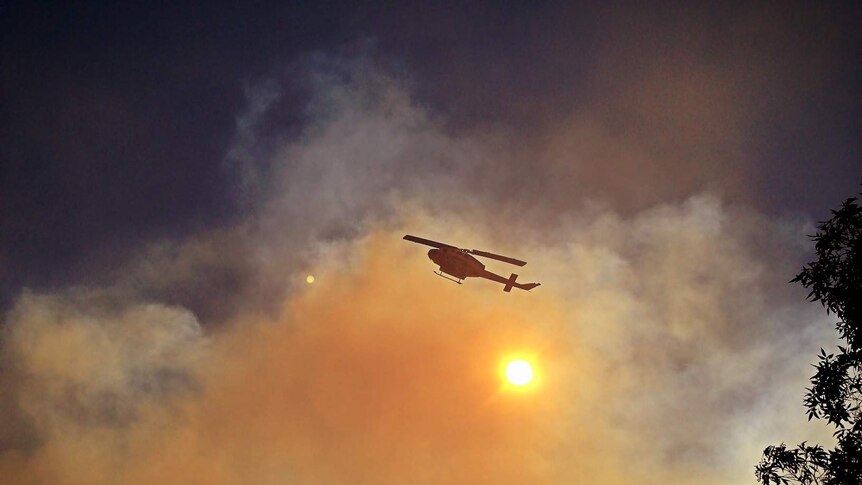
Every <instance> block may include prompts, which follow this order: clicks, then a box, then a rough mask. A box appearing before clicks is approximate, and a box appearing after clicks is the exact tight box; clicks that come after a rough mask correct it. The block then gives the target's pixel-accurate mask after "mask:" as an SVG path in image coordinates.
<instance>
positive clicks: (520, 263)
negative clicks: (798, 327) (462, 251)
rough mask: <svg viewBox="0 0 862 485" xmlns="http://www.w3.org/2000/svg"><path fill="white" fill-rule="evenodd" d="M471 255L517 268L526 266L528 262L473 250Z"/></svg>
mask: <svg viewBox="0 0 862 485" xmlns="http://www.w3.org/2000/svg"><path fill="white" fill-rule="evenodd" d="M470 254H475V255H476V256H482V257H484V258H491V259H496V260H497V261H502V262H504V263H509V264H514V265H515V266H524V265H525V264H527V262H526V261H521V260H520V259H515V258H510V257H508V256H500V255H499V254H494V253H489V252H487V251H479V250H478V249H473V250H471V251H470Z"/></svg>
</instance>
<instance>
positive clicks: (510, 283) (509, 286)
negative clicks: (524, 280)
mask: <svg viewBox="0 0 862 485" xmlns="http://www.w3.org/2000/svg"><path fill="white" fill-rule="evenodd" d="M516 279H518V275H516V274H515V273H512V276H509V279H508V280H506V286H504V287H503V291H505V292H506V293H508V292H510V291H512V287H513V286H515V285H517V283H515V280H516ZM518 287H519V288H520V285H518Z"/></svg>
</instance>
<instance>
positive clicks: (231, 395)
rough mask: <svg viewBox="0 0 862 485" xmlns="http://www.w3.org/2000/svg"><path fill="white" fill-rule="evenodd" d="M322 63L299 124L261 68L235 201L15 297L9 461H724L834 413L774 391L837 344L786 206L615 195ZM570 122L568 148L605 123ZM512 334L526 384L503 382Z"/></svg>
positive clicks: (576, 468)
mask: <svg viewBox="0 0 862 485" xmlns="http://www.w3.org/2000/svg"><path fill="white" fill-rule="evenodd" d="M309 62H311V66H310V67H309V66H304V67H302V69H304V70H301V71H300V72H303V73H304V74H305V76H307V77H306V78H305V79H306V80H305V81H303V82H306V83H307V84H306V86H307V88H308V89H310V92H309V93H308V98H307V99H308V102H307V104H306V107H305V111H304V113H305V114H304V116H305V118H304V119H303V120H302V122H301V129H299V130H287V132H288V134H287V135H285V134H283V133H282V131H280V130H279V125H278V122H277V121H273V120H278V119H279V116H278V113H279V110H282V109H286V107H285V106H283V105H280V104H279V103H280V102H281V100H283V99H286V98H285V97H284V96H285V95H284V94H282V95H280V96H275V95H271V94H272V93H285V92H287V89H286V88H285V87H284V86H281V87H276V86H275V85H274V84H272V83H271V82H266V83H264V84H263V85H264V86H267V88H266V89H265V90H264V91H265V92H264V93H263V94H260V93H259V92H258V91H255V90H251V91H249V95H250V97H251V98H252V99H251V100H250V108H249V112H248V116H243V117H240V125H241V126H240V127H239V128H238V132H239V134H238V135H237V146H238V147H240V148H237V150H235V151H234V152H232V153H233V155H232V158H230V159H229V160H228V162H227V163H236V164H240V165H241V167H240V170H239V172H240V173H242V174H244V175H243V179H242V180H243V182H242V183H240V184H239V185H238V187H239V190H240V191H244V192H243V194H244V195H243V197H246V198H247V200H249V201H250V203H249V205H248V207H247V214H246V217H244V218H243V219H242V220H241V221H239V222H237V223H236V224H235V225H233V226H229V227H224V228H221V229H219V230H212V231H207V232H201V233H198V234H195V235H194V236H193V237H190V238H188V239H187V240H184V241H163V242H161V243H159V244H153V245H150V246H148V247H146V248H142V249H141V251H140V253H139V254H138V256H137V257H136V258H134V259H133V260H132V261H130V262H129V263H128V264H127V265H123V266H121V267H117V268H111V269H107V270H105V271H107V273H108V274H114V275H115V277H114V284H113V285H106V286H108V287H109V288H108V289H105V290H93V289H89V290H87V289H66V290H60V291H57V292H54V293H44V294H36V293H24V294H22V295H21V296H20V297H19V298H18V300H17V302H16V303H15V305H14V307H13V309H12V311H11V312H10V313H9V314H8V315H7V316H6V324H7V327H8V332H7V334H6V335H5V337H4V358H5V359H6V360H7V361H8V362H9V366H8V368H9V369H11V371H10V372H11V373H12V376H13V377H14V379H11V382H13V383H14V387H12V389H11V394H12V395H13V396H14V399H15V403H16V405H17V407H18V410H19V411H20V413H21V414H22V415H23V416H24V417H26V419H27V422H28V423H30V424H31V425H32V430H31V432H32V433H33V440H32V445H31V446H30V447H27V448H25V447H16V448H13V449H10V450H6V451H4V452H2V454H0V472H3V475H4V477H6V476H8V477H12V480H13V481H17V482H21V483H31V482H33V481H36V482H39V481H43V482H51V483H110V482H123V483H153V482H156V481H158V482H170V483H189V482H201V483H238V482H242V483H246V482H256V483H309V484H313V483H525V482H526V483H609V484H613V483H631V482H633V481H634V482H638V483H656V484H658V483H662V484H664V483H678V484H683V483H727V482H733V481H742V480H746V479H749V478H750V476H751V469H752V466H753V464H754V463H755V462H756V460H757V458H758V455H759V451H760V448H761V447H762V446H764V445H766V444H768V443H770V442H771V441H773V440H776V439H778V440H780V439H792V438H793V437H795V436H817V437H819V436H822V435H819V434H818V433H822V430H819V429H818V428H802V427H801V426H797V424H796V423H798V422H801V421H802V419H801V418H802V409H801V405H800V406H795V407H787V406H786V405H785V404H783V403H784V402H786V401H787V400H788V396H791V398H792V396H793V395H794V394H793V392H797V393H798V395H799V396H800V397H801V393H802V387H803V382H804V380H805V378H806V377H807V373H808V372H809V371H808V369H807V359H805V358H800V357H799V355H800V354H805V353H806V351H807V350H810V349H814V348H816V346H817V345H818V344H820V343H822V342H827V343H828V342H829V339H828V332H829V328H828V325H822V326H820V327H818V328H821V329H823V331H822V332H820V331H818V330H809V327H808V324H809V322H811V321H817V320H818V319H820V318H821V317H820V315H819V314H818V313H817V309H816V308H814V309H812V308H809V306H807V305H806V304H805V303H804V295H803V294H801V293H800V292H798V291H796V290H794V289H792V288H790V287H788V286H787V285H785V284H784V282H785V281H787V280H788V279H789V277H790V275H792V273H793V271H794V270H795V267H794V265H795V264H796V263H795V262H796V261H797V260H798V259H799V254H800V248H801V247H802V246H801V243H800V240H801V237H800V234H802V233H803V232H802V228H801V227H800V225H799V224H795V223H790V222H782V221H779V222H774V221H771V220H769V219H768V218H766V217H765V216H764V215H762V214H759V213H758V212H756V211H754V210H752V209H750V208H747V207H745V206H741V205H733V204H728V203H725V202H723V201H722V199H721V198H720V197H719V196H717V195H714V194H710V193H695V194H688V195H687V196H686V197H683V198H682V199H681V200H679V201H670V202H666V203H657V204H651V205H646V206H644V207H638V208H636V209H632V208H629V209H628V210H626V211H620V210H615V209H614V207H613V206H611V205H610V204H607V203H606V202H603V201H596V200H595V199H594V198H591V197H590V196H589V195H583V194H581V193H580V192H575V189H577V187H578V186H577V185H576V184H570V183H568V180H569V179H567V178H566V174H567V173H568V172H567V170H568V169H569V168H570V167H569V166H568V165H565V164H563V165H561V164H560V162H559V160H557V159H556V158H554V157H542V156H540V155H541V154H539V155H537V156H536V158H535V161H534V162H533V163H531V164H527V165H524V164H521V163H520V161H521V160H523V156H524V152H523V151H519V150H517V149H514V148H513V147H514V145H516V143H515V142H513V141H512V140H508V139H506V136H505V133H501V132H495V131H494V130H492V129H489V130H488V131H487V132H486V133H481V134H477V133H471V134H469V135H462V136H459V135H455V134H451V133H448V131H447V129H446V127H445V123H443V122H442V120H440V119H439V118H438V117H437V115H435V114H434V113H433V112H430V111H429V110H428V109H425V108H423V107H422V106H421V104H420V103H418V102H417V101H416V100H415V99H413V97H412V96H411V94H410V90H409V83H408V82H406V81H403V80H400V79H399V78H398V77H397V76H394V75H391V74H387V73H386V72H381V71H380V70H379V69H377V68H376V67H375V66H374V64H373V63H372V62H371V61H369V60H368V59H358V60H337V59H336V60H335V61H332V60H329V59H327V58H323V59H317V60H312V61H309ZM301 84H302V83H300V85H301ZM258 96H262V98H260V99H258ZM243 120H245V121H243ZM561 133H567V132H566V131H565V130H562V131H561ZM560 136H561V137H562V136H563V135H560ZM566 136H567V135H566ZM577 140H579V141H580V142H579V143H575V144H574V145H572V148H571V150H570V151H571V152H572V154H573V156H575V159H577V156H581V155H583V154H584V153H590V152H591V150H597V151H596V153H605V152H604V151H603V150H604V149H605V148H606V146H605V145H607V146H609V145H612V144H613V143H611V142H610V141H608V140H609V139H607V138H605V139H600V140H599V141H598V142H596V143H598V144H600V145H602V146H603V147H605V148H602V147H599V148H598V149H596V148H595V147H591V146H590V143H593V141H592V140H593V138H592V137H589V136H584V137H581V138H577ZM558 142H560V138H556V139H552V140H549V145H551V146H555V144H556V143H558ZM244 144H245V145H248V144H251V147H245V148H242V146H244ZM256 147H263V148H262V149H260V150H257V148H256ZM635 152H636V150H634V149H632V150H628V149H621V150H620V151H619V152H618V153H619V163H620V164H621V165H620V167H622V168H621V170H622V173H626V172H627V170H628V168H629V167H630V165H628V164H629V163H632V164H636V163H638V160H639V158H638V156H637V155H634V153H635ZM614 153H617V152H614ZM629 155H631V158H628V156H629ZM675 177H676V175H675V174H671V175H669V176H668V179H670V180H671V181H672V180H676V179H675ZM587 180H589V178H588V179H587ZM546 182H547V183H546ZM668 183H669V182H668ZM644 184H645V185H646V186H647V187H651V186H652V185H650V182H649V181H646V182H644ZM407 232H410V233H414V234H418V235H422V236H426V237H431V238H434V239H442V240H446V241H448V242H451V243H453V244H464V245H470V247H477V248H481V249H486V250H490V251H494V252H500V253H504V254H511V255H512V256H515V257H520V258H524V259H526V260H528V261H529V265H528V266H526V267H525V268H523V270H519V271H520V274H521V279H522V280H524V281H527V280H530V281H532V280H536V281H540V282H542V284H543V285H542V286H541V287H540V288H538V289H536V290H534V291H533V292H530V293H523V292H515V293H513V294H506V293H503V292H502V291H500V290H501V288H500V287H499V285H497V284H494V283H491V282H487V281H472V280H471V281H468V282H467V283H466V284H465V285H463V286H456V285H454V284H450V283H448V282H445V281H443V280H440V279H438V278H436V277H434V276H433V275H432V274H431V272H430V270H431V269H432V267H431V266H430V262H429V261H428V260H427V258H426V257H425V248H422V247H418V246H415V245H412V244H410V243H407V242H405V241H403V240H401V236H402V235H403V234H404V233H407ZM489 268H490V269H493V270H496V271H499V272H504V271H506V270H507V269H508V268H505V266H504V265H503V264H502V263H500V264H497V263H490V262H489ZM112 271H113V272H114V273H111V272H112ZM308 273H313V274H315V276H316V277H317V281H316V282H315V283H314V285H307V284H305V283H304V282H303V280H304V277H305V275H306V274H308ZM213 275H216V277H214V276H213ZM216 321H217V322H218V323H220V325H215V324H214V322H216ZM202 329H203V330H202ZM517 352H530V353H535V354H536V355H537V359H538V363H539V367H540V369H541V373H542V377H543V379H542V382H541V385H540V386H538V387H537V388H536V389H534V390H533V391H531V392H527V393H518V394H515V393H509V392H506V391H505V390H504V389H501V386H500V381H499V375H498V372H497V368H498V365H499V361H500V359H501V358H503V356H505V355H507V354H510V353H517ZM812 355H813V354H812Z"/></svg>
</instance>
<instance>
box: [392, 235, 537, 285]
mask: <svg viewBox="0 0 862 485" xmlns="http://www.w3.org/2000/svg"><path fill="white" fill-rule="evenodd" d="M404 239H405V240H407V241H411V242H415V243H419V244H424V245H426V246H431V247H432V248H434V249H431V250H429V251H428V258H429V259H431V261H434V263H435V264H436V265H438V266H439V267H440V271H435V272H434V274H436V275H437V276H440V277H442V278H445V279H447V280H449V281H454V282H455V283H458V284H459V285H460V284H461V283H462V282H463V281H464V279H466V278H471V277H478V278H485V279H488V280H491V281H496V282H497V283H502V284H503V285H504V286H503V291H505V292H507V293H508V292H510V291H512V288H520V289H522V290H526V291H530V290H532V289H533V288H535V287H537V286H539V285H540V284H541V283H517V282H516V281H515V280H517V279H518V275H517V274H515V273H512V275H511V276H509V277H508V278H504V277H503V276H500V275H498V274H494V273H492V272H490V271H488V270H486V269H485V265H484V264H482V263H481V262H479V260H478V259H476V258H474V257H473V256H471V255H473V254H475V255H476V256H481V257H483V258H490V259H496V260H497V261H502V262H504V263H509V264H514V265H515V266H524V265H525V264H527V262H526V261H521V260H520V259H515V258H510V257H508V256H500V255H499V254H494V253H489V252H487V251H479V250H478V249H462V248H457V247H455V246H451V245H449V244H444V243H441V242H437V241H432V240H430V239H425V238H422V237H416V236H411V235H409V234H408V235H406V236H404ZM446 275H449V276H446ZM450 276H451V278H450Z"/></svg>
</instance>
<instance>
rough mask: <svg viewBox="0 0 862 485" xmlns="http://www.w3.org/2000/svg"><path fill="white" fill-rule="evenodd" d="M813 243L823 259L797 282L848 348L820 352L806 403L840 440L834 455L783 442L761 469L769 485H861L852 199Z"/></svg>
mask: <svg viewBox="0 0 862 485" xmlns="http://www.w3.org/2000/svg"><path fill="white" fill-rule="evenodd" d="M812 238H813V240H814V241H815V246H814V249H815V252H816V254H817V260H816V261H814V262H812V263H809V264H808V265H807V266H805V267H804V268H802V271H801V272H800V273H799V274H798V275H796V277H795V278H793V280H791V282H792V283H799V284H801V285H802V286H804V287H805V288H808V289H810V290H811V292H810V293H809V294H808V299H809V300H811V301H819V302H820V303H821V304H822V305H823V306H824V307H825V308H826V312H827V313H829V314H834V315H835V316H836V317H838V319H839V320H838V322H837V323H836V328H837V329H838V333H839V335H840V337H841V338H842V339H843V340H844V341H845V342H846V347H845V346H842V345H839V346H838V351H837V353H829V354H827V353H826V351H825V350H823V349H820V355H818V360H819V362H818V363H817V364H816V365H815V367H816V369H817V372H816V373H815V374H814V376H813V377H812V378H811V387H809V388H808V389H807V392H806V394H805V401H804V402H805V406H806V407H807V408H808V411H807V413H808V419H809V421H810V420H811V419H815V418H816V419H825V420H826V421H827V422H828V423H829V424H830V425H832V426H834V427H835V428H836V431H835V437H836V438H837V439H838V442H837V444H836V446H835V449H833V450H829V451H827V450H824V449H823V447H822V446H820V445H814V446H811V445H807V444H806V443H804V442H803V443H801V444H800V445H799V446H798V447H796V448H795V449H788V448H787V446H786V445H785V444H784V443H782V444H780V445H778V446H770V447H768V448H766V450H764V452H763V459H762V460H761V461H760V463H759V464H758V465H757V467H756V469H755V475H756V476H757V480H758V481H759V482H761V483H763V484H764V485H769V484H791V483H799V484H803V485H808V484H823V485H837V484H842V485H843V484H847V485H850V484H852V485H860V484H862V409H860V405H862V333H860V327H862V207H860V206H859V205H858V204H857V202H856V199H855V198H852V199H847V200H846V201H844V203H843V204H842V205H841V208H840V209H838V210H833V211H832V218H831V219H829V220H828V221H826V222H822V223H820V225H819V226H818V231H817V233H816V234H815V235H814V236H812Z"/></svg>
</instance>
